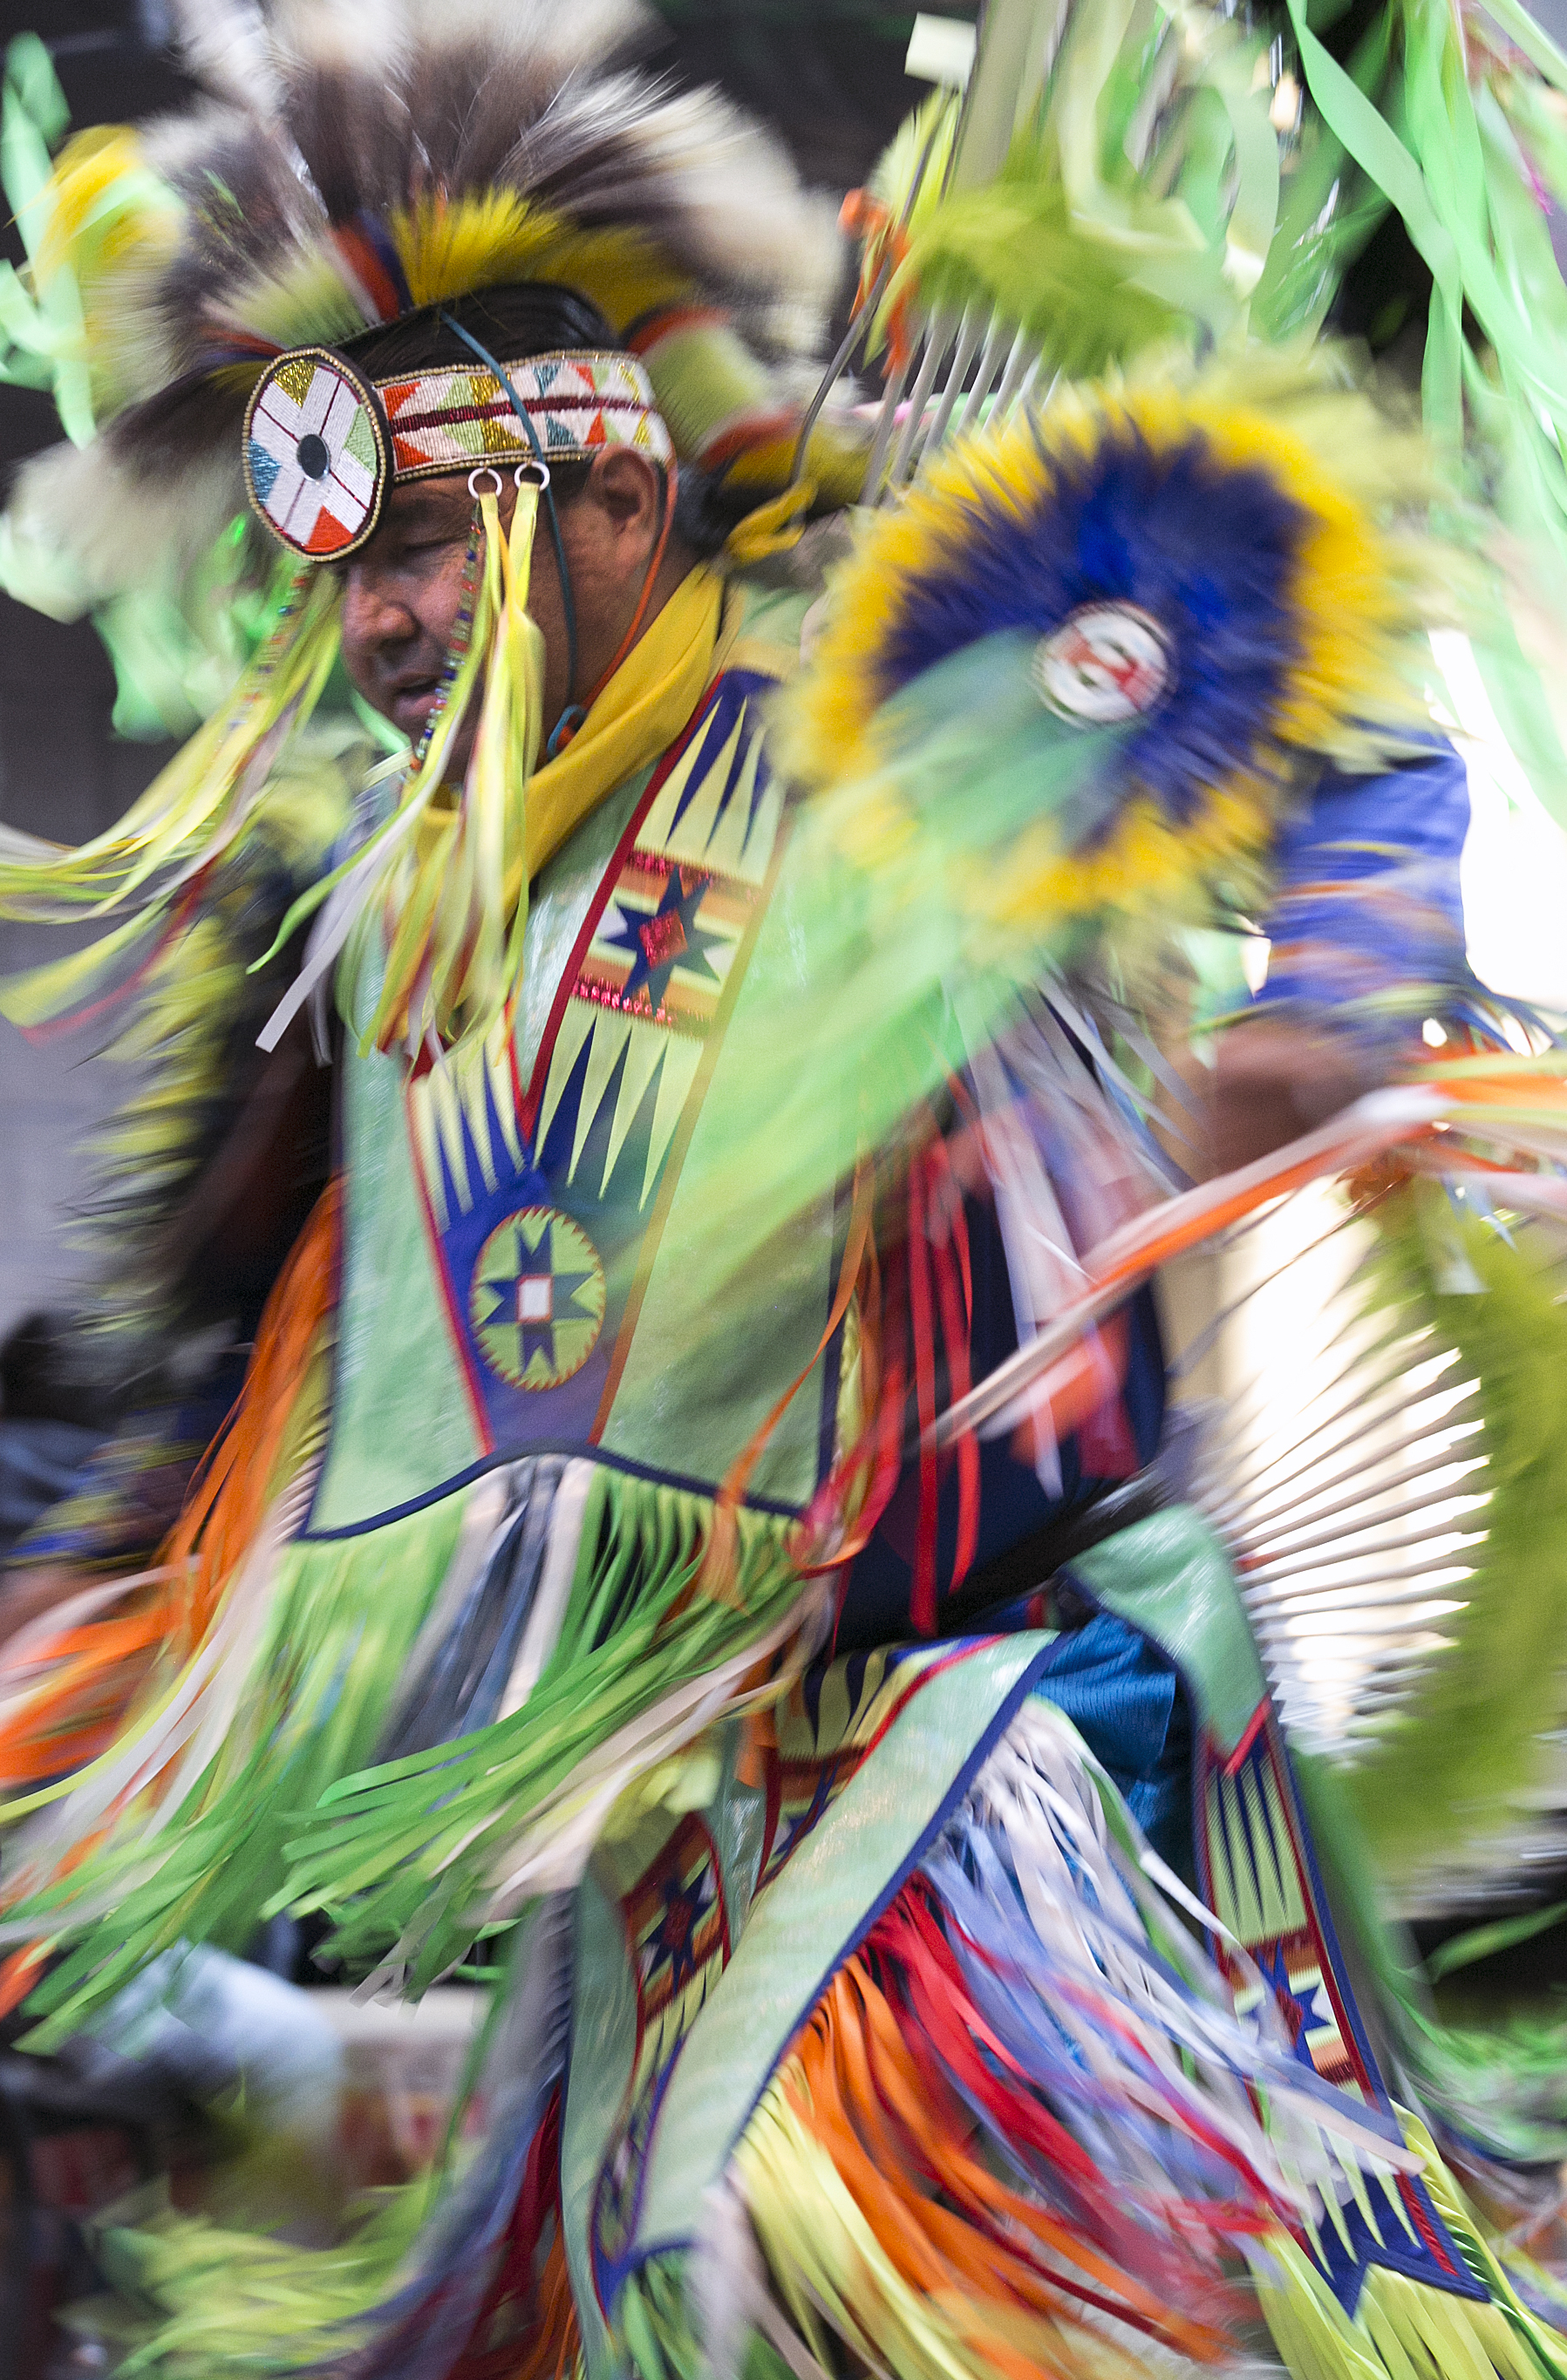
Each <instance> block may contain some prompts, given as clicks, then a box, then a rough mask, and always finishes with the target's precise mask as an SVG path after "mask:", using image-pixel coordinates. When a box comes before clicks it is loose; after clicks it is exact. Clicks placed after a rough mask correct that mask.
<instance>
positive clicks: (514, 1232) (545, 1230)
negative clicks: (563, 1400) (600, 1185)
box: [470, 1207, 604, 1389]
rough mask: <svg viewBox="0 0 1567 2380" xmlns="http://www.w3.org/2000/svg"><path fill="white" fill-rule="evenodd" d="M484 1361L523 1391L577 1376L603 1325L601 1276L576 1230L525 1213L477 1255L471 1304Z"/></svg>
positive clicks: (555, 1216)
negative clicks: (573, 1375) (575, 1374)
mask: <svg viewBox="0 0 1567 2380" xmlns="http://www.w3.org/2000/svg"><path fill="white" fill-rule="evenodd" d="M470 1312H471V1315H472V1318H473V1330H474V1336H475V1338H476V1339H477V1340H478V1342H479V1344H480V1349H481V1351H482V1352H483V1354H484V1357H485V1360H486V1361H487V1362H488V1363H489V1364H491V1365H492V1366H493V1368H494V1369H495V1370H496V1371H497V1372H499V1373H500V1375H501V1377H502V1378H503V1379H506V1380H510V1381H511V1382H512V1383H513V1385H514V1386H515V1387H516V1388H519V1389H556V1388H559V1387H560V1385H561V1382H562V1381H563V1380H569V1379H570V1378H571V1376H572V1374H573V1373H574V1372H579V1371H580V1370H581V1368H582V1366H583V1365H584V1364H585V1363H586V1362H587V1361H588V1358H589V1355H590V1354H592V1352H593V1349H594V1346H595V1344H596V1343H597V1341H598V1337H599V1333H600V1331H601V1330H602V1328H603V1321H604V1269H603V1266H602V1265H601V1263H600V1261H599V1257H598V1251H597V1250H596V1249H595V1247H594V1246H593V1244H592V1242H591V1241H590V1240H589V1237H588V1234H587V1233H586V1232H584V1231H583V1230H582V1229H581V1227H580V1225H579V1224H577V1223H574V1222H573V1221H572V1220H571V1217H570V1216H569V1215H563V1214H561V1213H559V1212H558V1211H557V1210H556V1209H555V1208H552V1207H524V1208H522V1209H521V1211H520V1213H518V1214H516V1215H508V1216H507V1217H506V1219H505V1220H504V1222H503V1223H499V1224H497V1225H496V1227H495V1229H494V1231H492V1233H491V1234H490V1236H489V1238H488V1239H487V1240H486V1241H485V1243H484V1245H483V1247H482V1248H481V1249H480V1252H479V1262H478V1263H477V1265H476V1266H475V1267H474V1273H473V1291H472V1296H471V1299H470Z"/></svg>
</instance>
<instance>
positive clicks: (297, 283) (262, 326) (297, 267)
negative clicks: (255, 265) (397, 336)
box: [225, 248, 370, 347]
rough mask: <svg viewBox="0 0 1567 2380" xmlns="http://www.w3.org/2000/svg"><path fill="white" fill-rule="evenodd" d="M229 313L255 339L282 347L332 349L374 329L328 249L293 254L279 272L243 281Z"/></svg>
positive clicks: (230, 304) (230, 302) (332, 251)
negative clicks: (343, 340) (343, 341)
mask: <svg viewBox="0 0 1567 2380" xmlns="http://www.w3.org/2000/svg"><path fill="white" fill-rule="evenodd" d="M225 311H226V312H227V314H228V316H229V318H230V320H231V321H232V322H236V323H237V324H238V325H239V326H240V327H241V328H242V329H244V330H246V331H249V333H250V334H251V335H252V336H253V337H255V338H259V339H270V340H271V341H272V342H273V346H279V347H296V346H333V345H334V344H335V343H336V342H337V341H338V340H340V339H351V338H353V337H355V336H356V335H357V334H358V332H360V331H363V330H367V329H368V328H369V327H370V326H369V323H368V322H367V321H366V318H365V310H364V308H363V307H362V305H361V304H360V303H359V300H358V297H356V296H355V295H354V292H353V291H352V290H351V289H350V287H349V286H348V284H347V282H346V280H345V278H344V276H343V271H342V267H341V265H340V264H339V263H338V261H337V257H336V254H335V251H334V250H333V249H328V248H319V249H309V250H307V251H306V252H305V253H304V254H303V255H298V254H297V255H294V256H291V257H289V258H288V259H287V260H286V261H285V263H284V264H283V265H281V266H280V267H279V269H278V270H277V271H276V272H274V273H257V274H255V275H253V276H252V277H251V278H250V279H249V280H248V281H244V282H241V283H240V284H239V285H238V286H237V289H236V290H235V292H234V295H233V297H231V298H230V299H229V300H228V302H227V306H226V308H225Z"/></svg>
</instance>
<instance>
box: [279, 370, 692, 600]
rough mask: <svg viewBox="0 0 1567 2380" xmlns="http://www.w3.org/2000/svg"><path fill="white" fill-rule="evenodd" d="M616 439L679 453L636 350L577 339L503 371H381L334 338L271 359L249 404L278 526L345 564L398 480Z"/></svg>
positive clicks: (651, 451)
mask: <svg viewBox="0 0 1567 2380" xmlns="http://www.w3.org/2000/svg"><path fill="white" fill-rule="evenodd" d="M514 396H515V397H516V400H517V402H518V403H520V405H521V407H522V418H521V419H518V417H517V412H516V405H514V403H513V398H514ZM614 445H621V446H635V447H637V448H638V449H639V450H640V452H641V453H643V454H644V455H647V456H648V457H649V459H650V461H652V462H655V463H661V464H662V463H667V462H668V461H669V460H670V459H671V457H672V455H673V454H674V445H673V443H672V441H671V439H670V435H669V431H668V430H667V429H666V428H665V426H664V423H663V421H662V419H661V417H660V415H659V413H658V411H657V409H656V407H655V406H654V403H653V391H652V384H651V383H650V380H649V378H648V375H647V373H646V372H645V371H644V370H643V369H642V367H641V365H640V364H639V363H638V361H637V359H636V358H635V357H633V356H626V355H615V354H611V353H601V352H599V351H596V350H590V349H586V348H571V349H567V350H565V351H563V352H561V353H560V354H556V355H545V356H529V357H528V358H527V359H526V360H525V361H523V362H520V363H515V364H507V365H506V366H505V370H504V382H503V380H502V378H501V376H500V375H498V374H497V373H495V372H493V371H490V370H486V369H484V367H482V366H475V365H461V364H459V365H453V364H443V365H441V366H439V367H437V368H435V369H431V370H422V371H416V372H405V373H400V374H399V375H398V376H397V377H396V378H395V380H383V381H377V382H373V383H372V382H370V381H368V380H366V379H365V378H364V376H363V375H362V374H361V373H360V372H359V371H358V370H357V369H356V367H355V366H354V365H353V364H352V363H350V362H349V360H348V358H346V356H340V355H338V354H337V353H335V351H334V349H332V348H330V347H296V348H294V349H292V350H291V351H290V352H289V353H288V354H287V355H284V356H279V357H278V358H277V360H276V361H275V362H274V363H272V364H269V365H268V367H267V369H266V370H265V371H264V372H263V373H262V375H261V379H260V380H259V381H258V382H257V383H256V387H255V390H254V393H253V394H252V395H251V398H250V402H249V407H247V409H246V414H245V444H244V461H245V485H246V487H247V489H248V490H249V496H250V502H251V504H253V505H254V506H255V509H256V511H257V512H258V513H259V514H260V516H261V519H262V520H263V521H264V522H265V523H266V525H267V527H268V528H270V529H271V530H272V532H273V536H274V537H276V538H279V539H280V540H282V542H283V543H284V544H285V545H286V546H289V547H291V548H292V550H293V551H294V552H295V553H300V554H303V555H305V556H306V558H307V559H308V560H310V561H312V562H337V561H341V560H342V559H343V558H344V557H345V556H346V555H347V554H350V553H356V552H357V551H358V548H359V547H360V546H361V545H363V544H364V543H365V542H366V540H368V539H369V538H370V537H372V536H373V535H374V533H375V528H376V524H377V522H378V521H379V520H380V518H381V511H382V506H383V504H384V502H385V498H386V491H387V489H388V488H389V487H391V486H393V485H394V484H395V483H396V482H398V481H401V480H428V479H433V478H435V477H437V476H438V475H440V474H443V473H446V472H455V471H470V470H472V469H474V468H476V467H479V466H482V465H485V464H498V463H523V462H532V461H536V460H539V459H542V460H543V461H545V462H549V463H575V462H581V461H583V460H585V459H587V458H588V457H589V456H591V455H596V454H597V453H598V451H599V449H600V448H601V446H614Z"/></svg>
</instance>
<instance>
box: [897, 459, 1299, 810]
mask: <svg viewBox="0 0 1567 2380" xmlns="http://www.w3.org/2000/svg"><path fill="white" fill-rule="evenodd" d="M1308 527H1309V516H1308V515H1307V513H1306V511H1305V509H1304V508H1303V507H1302V506H1301V505H1300V504H1296V503H1295V502H1294V500H1293V499H1292V498H1291V496H1290V495H1289V494H1288V493H1287V492H1286V491H1285V490H1284V489H1283V488H1282V487H1281V486H1280V484H1279V483H1278V481H1277V480H1274V479H1273V478H1271V477H1270V476H1269V473H1268V472H1266V471H1264V470H1261V469H1259V468H1256V467H1255V466H1248V467H1245V468H1237V467H1235V466H1233V465H1231V464H1228V463H1226V462H1224V461H1223V460H1222V459H1221V457H1220V455H1218V454H1217V453H1216V452H1215V450H1214V448H1213V447H1212V445H1211V444H1210V443H1209V441H1208V440H1207V439H1205V438H1204V437H1203V436H1202V435H1201V433H1200V431H1193V432H1192V433H1191V434H1190V435H1189V436H1188V437H1187V438H1185V439H1184V440H1183V441H1182V442H1181V443H1179V444H1177V445H1175V446H1173V447H1171V448H1167V449H1162V450H1160V449H1156V448H1155V447H1153V446H1152V445H1150V444H1149V443H1148V441H1147V440H1146V439H1145V438H1144V436H1143V435H1142V433H1141V432H1140V431H1138V430H1137V429H1136V427H1135V426H1133V425H1130V424H1117V425H1114V426H1113V427H1111V428H1110V429H1109V430H1108V431H1107V432H1106V434H1105V435H1104V436H1103V437H1102V438H1101V439H1100V440H1099V442H1098V443H1096V444H1095V445H1094V447H1093V448H1092V449H1091V451H1089V452H1087V453H1083V454H1079V455H1063V456H1058V457H1052V458H1051V468H1050V472H1049V476H1048V477H1047V478H1046V479H1045V480H1044V483H1043V485H1042V486H1041V487H1040V488H1039V492H1038V493H1037V495H1035V496H1034V497H1033V498H1032V499H1031V500H1030V501H1028V502H1026V503H1024V504H1020V503H1019V501H1018V492H1017V491H1016V489H1015V488H1014V487H1012V486H1010V485H1008V484H1006V483H1004V482H1002V480H1000V479H999V478H996V477H991V478H990V480H989V483H988V484H986V483H983V482H981V483H979V489H978V495H977V501H975V502H974V503H973V504H971V505H966V506H965V507H964V509H963V511H962V513H961V514H956V513H954V518H953V533H952V535H951V536H950V538H949V539H948V540H945V542H944V544H943V547H942V550H941V566H940V568H939V569H937V570H935V571H932V572H930V573H929V574H927V575H924V576H921V577H916V578H915V579H914V580H913V581H912V582H911V584H910V586H909V589H908V591H907V593H906V595H905V600H904V601H903V604H902V607H901V611H900V613H899V614H898V616H897V617H896V618H895V620H894V623H893V626H892V629H891V631H890V633H889V635H888V637H887V639H886V642H885V646H884V648H883V651H882V654H881V660H880V674H881V686H882V698H883V699H885V698H887V697H888V696H891V695H893V694H894V693H896V692H897V691H898V689H899V688H900V687H902V686H905V685H907V684H908V683H909V682H910V681H911V680H912V679H914V678H916V677H917V676H918V675H919V674H921V673H922V672H923V671H925V670H927V669H929V668H930V667H931V666H932V664H933V663H935V662H939V661H941V659H943V658H944V657H945V656H946V655H948V654H950V653H952V652H954V651H955V650H959V649H960V648H962V647H965V646H967V645H969V644H972V643H974V642H976V641H977V640H978V639H979V638H980V637H988V636H991V635H994V634H996V633H997V632H999V631H1003V630H1008V629H1012V630H1016V629H1020V628H1022V629H1028V630H1031V631H1032V632H1033V633H1035V634H1036V635H1038V636H1045V635H1048V634H1049V633H1050V632H1051V630H1052V629H1054V628H1057V627H1059V626H1060V625H1062V624H1063V622H1065V621H1066V620H1067V619H1068V618H1069V617H1070V616H1071V614H1072V613H1074V612H1075V611H1077V610H1079V609H1080V608H1081V607H1082V606H1084V605H1087V604H1092V603H1102V602H1121V603H1131V604H1135V605H1136V606H1137V607H1138V608H1139V609H1140V610H1142V611H1144V612H1146V613H1150V614H1151V615H1152V617H1153V618H1154V619H1155V620H1156V621H1157V622H1158V623H1159V625H1160V627H1161V629H1162V630H1163V632H1164V635H1165V637H1166V638H1167V640H1168V644H1169V648H1170V652H1171V657H1172V662H1173V674H1172V682H1171V684H1170V686H1168V687H1167V689H1166V690H1165V692H1164V694H1163V695H1162V697H1161V698H1160V700H1159V701H1158V703H1157V704H1156V705H1155V706H1154V708H1153V709H1152V710H1149V711H1148V714H1147V716H1146V718H1145V719H1144V720H1142V721H1140V722H1138V723H1137V724H1136V728H1135V729H1134V730H1133V731H1132V732H1131V733H1130V734H1128V735H1126V736H1125V737H1124V738H1123V739H1118V748H1117V751H1116V753H1115V756H1114V759H1113V762H1112V763H1111V766H1112V767H1113V770H1114V772H1115V774H1116V776H1117V778H1118V779H1119V783H1117V784H1116V786H1115V787H1114V789H1113V795H1112V797H1111V800H1110V801H1109V802H1108V804H1107V805H1106V807H1105V810H1104V813H1103V816H1104V820H1105V823H1106V825H1107V826H1108V825H1109V824H1110V823H1111V822H1112V821H1113V820H1116V819H1117V818H1118V817H1119V815H1120V813H1121V809H1122V805H1123V802H1124V800H1125V799H1126V798H1128V797H1130V796H1131V795H1134V794H1136V795H1144V796H1147V797H1151V798H1152V799H1153V800H1155V801H1156V802H1158V804H1159V805H1160V807H1161V809H1162V810H1163V812H1164V814H1165V815H1166V817H1167V818H1169V819H1170V820H1171V821H1172V823H1179V824H1184V822H1185V821H1186V820H1188V819H1189V818H1190V817H1191V815H1192V813H1193V810H1194V808H1195V807H1196V806H1197V802H1198V801H1199V799H1200V798H1201V795H1202V794H1203V793H1204V792H1205V791H1206V790H1207V789H1208V788H1209V787H1212V786H1216V785H1221V784H1225V783H1229V782H1231V781H1232V780H1233V776H1234V772H1235V762H1236V756H1237V754H1242V753H1247V752H1250V751H1252V750H1254V749H1255V748H1256V747H1257V746H1258V745H1259V744H1265V743H1266V742H1268V741H1269V731H1270V729H1271V727H1272V724H1273V722H1274V721H1275V720H1276V718H1277V717H1278V714H1279V711H1280V709H1281V705H1282V700H1283V698H1284V695H1285V692H1286V688H1287V686H1288V681H1289V677H1290V674H1291V672H1292V671H1293V670H1294V669H1295V668H1297V667H1298V665H1299V662H1300V659H1301V653H1302V643H1303V639H1302V634H1301V627H1300V623H1299V620H1298V618H1297V615H1296V613H1295V610H1294V605H1293V602H1292V586H1293V582H1294V577H1295V573H1296V569H1297V566H1298V563H1299V558H1300V552H1301V546H1302V542H1303V540H1304V538H1305V536H1306V532H1307V529H1308Z"/></svg>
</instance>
